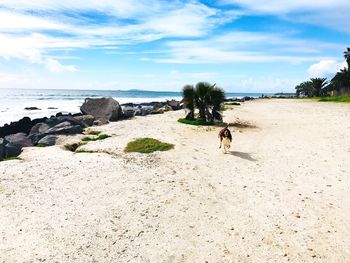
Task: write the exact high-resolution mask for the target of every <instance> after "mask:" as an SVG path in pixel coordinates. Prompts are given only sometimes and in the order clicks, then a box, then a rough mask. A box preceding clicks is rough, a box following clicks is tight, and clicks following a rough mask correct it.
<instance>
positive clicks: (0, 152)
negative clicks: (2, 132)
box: [0, 138, 5, 161]
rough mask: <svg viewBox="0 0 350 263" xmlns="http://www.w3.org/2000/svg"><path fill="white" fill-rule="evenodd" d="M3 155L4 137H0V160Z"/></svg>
mask: <svg viewBox="0 0 350 263" xmlns="http://www.w3.org/2000/svg"><path fill="white" fill-rule="evenodd" d="M4 157H5V144H4V139H2V138H0V161H2V160H4Z"/></svg>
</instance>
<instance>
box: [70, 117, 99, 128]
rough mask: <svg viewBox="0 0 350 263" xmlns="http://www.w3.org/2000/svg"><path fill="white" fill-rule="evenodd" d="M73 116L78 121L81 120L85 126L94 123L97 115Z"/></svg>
mask: <svg viewBox="0 0 350 263" xmlns="http://www.w3.org/2000/svg"><path fill="white" fill-rule="evenodd" d="M73 118H74V119H75V120H77V121H78V122H80V123H81V124H83V125H84V127H90V126H92V125H94V120H95V117H94V116H92V115H81V116H74V117H73Z"/></svg>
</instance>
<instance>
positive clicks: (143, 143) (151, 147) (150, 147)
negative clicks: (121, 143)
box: [124, 138, 174, 153]
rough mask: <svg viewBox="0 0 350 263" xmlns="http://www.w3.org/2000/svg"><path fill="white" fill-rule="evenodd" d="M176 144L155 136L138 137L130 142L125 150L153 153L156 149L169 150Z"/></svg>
mask: <svg viewBox="0 0 350 263" xmlns="http://www.w3.org/2000/svg"><path fill="white" fill-rule="evenodd" d="M173 148H174V145H173V144H170V143H165V142H161V141H158V140H156V139H153V138H138V139H136V140H134V141H131V142H129V143H128V145H127V146H126V148H125V149H124V151H125V152H139V153H152V152H155V151H167V150H170V149H173Z"/></svg>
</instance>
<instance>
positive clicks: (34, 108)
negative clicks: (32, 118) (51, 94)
mask: <svg viewBox="0 0 350 263" xmlns="http://www.w3.org/2000/svg"><path fill="white" fill-rule="evenodd" d="M24 109H25V110H41V109H39V108H37V107H25V108H24Z"/></svg>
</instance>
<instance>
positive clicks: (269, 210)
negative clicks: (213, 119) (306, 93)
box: [0, 100, 350, 263]
mask: <svg viewBox="0 0 350 263" xmlns="http://www.w3.org/2000/svg"><path fill="white" fill-rule="evenodd" d="M183 115H184V113H183V112H182V111H179V112H170V113H166V114H163V115H152V116H147V117H138V118H135V119H133V120H127V121H121V122H116V123H112V124H109V125H106V126H101V127H95V128H94V129H95V130H102V131H104V132H105V133H108V134H109V135H112V137H110V138H108V139H105V140H103V141H96V142H89V143H88V144H87V145H85V146H83V147H84V149H86V150H91V151H95V153H72V152H69V151H67V150H65V149H63V147H62V146H54V147H47V148H36V147H33V148H26V149H25V150H24V152H23V153H22V154H21V156H20V157H21V158H22V159H23V160H21V161H19V160H15V161H5V162H1V163H0V215H1V216H0V233H1V239H0V259H1V262H44V261H45V262H337V263H338V262H350V223H349V222H350V191H349V189H350V176H349V175H350V105H348V104H335V103H333V104H332V103H319V102H310V101H301V100H300V101H299V100H257V101H253V102H246V103H245V104H244V105H242V106H237V107H235V108H234V110H232V111H231V110H230V111H226V112H225V118H224V120H225V121H227V122H237V121H240V122H246V123H249V124H251V125H252V126H256V127H250V126H248V127H247V128H244V127H234V128H232V129H233V131H234V133H233V143H232V147H231V150H232V151H231V152H230V153H229V154H223V153H222V152H221V151H220V150H219V149H218V146H219V143H218V138H217V133H218V131H219V129H220V128H217V127H209V128H208V127H194V126H189V125H184V124H180V123H177V122H176V120H177V119H178V118H179V117H182V116H183ZM146 136H149V137H153V138H156V139H160V140H162V141H165V142H169V143H173V144H175V148H174V149H173V150H170V151H168V152H156V153H153V154H149V155H144V154H137V153H129V154H126V153H124V152H123V149H124V147H125V146H126V144H127V142H129V141H130V140H132V139H134V138H137V137H146ZM80 139H81V136H75V137H69V138H61V143H62V144H65V143H67V142H69V141H77V140H78V141H79V140H80Z"/></svg>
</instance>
